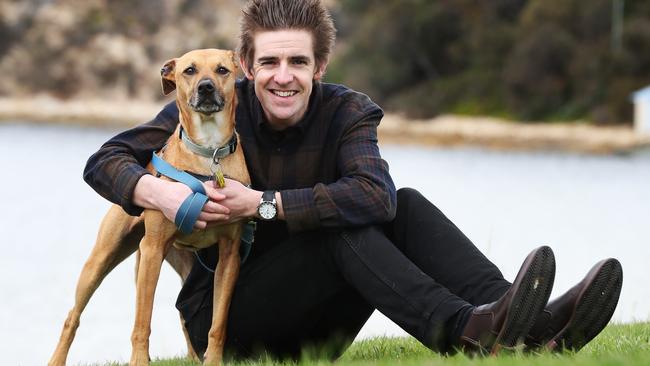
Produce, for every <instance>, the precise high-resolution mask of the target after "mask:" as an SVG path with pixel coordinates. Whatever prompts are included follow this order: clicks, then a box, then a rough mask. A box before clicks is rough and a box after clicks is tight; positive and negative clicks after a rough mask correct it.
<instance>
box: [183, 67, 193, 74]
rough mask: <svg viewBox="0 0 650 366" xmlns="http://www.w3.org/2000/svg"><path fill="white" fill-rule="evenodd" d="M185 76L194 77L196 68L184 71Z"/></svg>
mask: <svg viewBox="0 0 650 366" xmlns="http://www.w3.org/2000/svg"><path fill="white" fill-rule="evenodd" d="M183 74H185V75H194V74H196V69H195V68H194V66H190V67H188V68H187V69H185V70H183Z"/></svg>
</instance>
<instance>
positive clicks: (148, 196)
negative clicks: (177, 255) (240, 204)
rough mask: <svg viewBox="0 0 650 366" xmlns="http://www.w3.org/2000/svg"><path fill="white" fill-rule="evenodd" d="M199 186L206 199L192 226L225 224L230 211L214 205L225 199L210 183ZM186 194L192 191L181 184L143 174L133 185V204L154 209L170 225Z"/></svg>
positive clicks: (200, 227) (202, 227)
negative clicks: (215, 223) (202, 189)
mask: <svg viewBox="0 0 650 366" xmlns="http://www.w3.org/2000/svg"><path fill="white" fill-rule="evenodd" d="M203 186H204V187H205V191H206V193H207V194H208V198H209V200H208V202H207V203H206V204H205V206H203V210H202V211H201V213H200V214H199V218H198V220H197V221H196V223H194V227H195V228H197V229H205V228H206V227H207V223H208V222H228V221H229V219H230V209H229V208H228V207H225V206H223V205H222V204H220V203H218V202H219V201H221V200H223V199H225V198H226V196H225V195H224V194H222V193H220V192H218V191H217V190H216V189H215V188H214V186H213V183H212V182H206V183H203ZM190 193H192V190H190V188H189V187H188V186H186V185H185V184H183V183H179V182H170V181H168V180H164V179H160V178H156V177H154V176H153V175H149V174H146V175H143V176H142V177H141V178H140V180H138V183H136V185H135V190H134V191H133V203H135V204H136V205H138V206H140V207H144V208H148V209H153V210H158V211H160V212H162V213H163V215H165V217H166V218H167V220H169V221H171V222H174V219H175V218H176V213H177V212H178V208H179V207H180V206H181V204H182V203H183V201H185V199H186V198H187V196H189V195H190Z"/></svg>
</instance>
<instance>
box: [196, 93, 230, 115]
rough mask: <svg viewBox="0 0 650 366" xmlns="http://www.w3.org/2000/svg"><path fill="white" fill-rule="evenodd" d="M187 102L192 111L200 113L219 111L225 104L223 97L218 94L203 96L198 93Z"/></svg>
mask: <svg viewBox="0 0 650 366" xmlns="http://www.w3.org/2000/svg"><path fill="white" fill-rule="evenodd" d="M215 94H216V93H215ZM188 104H189V106H190V108H192V110H193V111H195V112H198V113H202V114H214V113H218V112H221V111H222V110H223V107H224V106H225V102H224V100H223V98H222V97H221V96H219V95H214V94H213V95H211V96H205V95H199V94H198V93H197V94H194V95H193V96H192V98H191V99H190V101H189V103H188Z"/></svg>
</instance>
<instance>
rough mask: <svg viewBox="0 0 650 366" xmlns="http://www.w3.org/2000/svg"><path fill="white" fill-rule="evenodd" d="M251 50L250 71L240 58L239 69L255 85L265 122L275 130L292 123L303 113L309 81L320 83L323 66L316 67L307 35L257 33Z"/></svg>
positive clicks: (296, 32) (305, 108)
mask: <svg viewBox="0 0 650 366" xmlns="http://www.w3.org/2000/svg"><path fill="white" fill-rule="evenodd" d="M254 47H255V54H254V55H253V65H252V68H249V67H247V66H248V65H246V61H245V60H243V59H242V61H241V62H242V69H243V70H244V71H245V73H246V77H247V78H248V79H250V80H254V82H255V94H256V95H257V98H258V99H259V100H260V103H261V104H262V108H263V109H264V114H265V115H266V118H267V120H268V121H269V123H270V125H271V127H272V128H274V129H277V130H282V129H285V128H287V127H289V126H292V125H294V124H296V123H297V122H298V121H300V119H301V118H302V117H303V116H304V115H305V113H306V112H307V107H308V104H309V96H310V95H311V91H312V86H313V81H314V80H320V78H321V77H322V76H323V72H324V70H325V66H326V65H322V66H321V67H320V68H317V67H316V61H315V59H314V48H313V45H312V36H311V33H310V32H308V31H305V30H278V31H266V32H259V33H256V34H255V39H254ZM251 69H252V70H251Z"/></svg>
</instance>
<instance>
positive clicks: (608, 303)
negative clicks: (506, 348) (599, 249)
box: [526, 258, 623, 352]
mask: <svg viewBox="0 0 650 366" xmlns="http://www.w3.org/2000/svg"><path fill="white" fill-rule="evenodd" d="M622 285H623V268H622V267H621V263H620V262H619V261H618V260H616V259H614V258H609V259H605V260H602V261H600V262H598V263H596V265H594V266H593V267H592V268H591V270H590V271H589V273H587V276H585V278H584V279H583V280H582V281H580V283H578V284H577V285H575V286H574V287H572V288H571V289H570V290H569V291H567V292H566V293H565V294H564V295H562V296H560V297H558V298H557V299H555V300H553V301H551V302H550V303H549V304H548V305H547V306H546V309H544V312H543V313H542V314H541V315H540V316H539V318H538V319H537V321H536V322H535V325H534V326H533V328H532V329H531V330H530V333H529V334H528V337H526V347H527V348H528V349H530V350H539V349H541V348H544V347H546V348H548V349H550V350H553V351H557V352H562V351H564V350H571V351H578V350H580V349H581V348H582V347H584V345H585V344H587V343H589V341H591V340H592V339H593V338H594V337H595V336H596V335H598V333H600V332H601V331H602V330H603V329H604V328H605V326H606V325H607V323H608V322H609V320H610V319H611V318H612V315H613V314H614V310H615V309H616V305H617V304H618V298H619V295H620V294H621V286H622Z"/></svg>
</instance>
